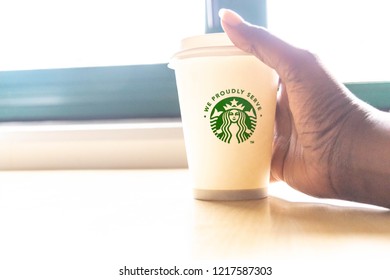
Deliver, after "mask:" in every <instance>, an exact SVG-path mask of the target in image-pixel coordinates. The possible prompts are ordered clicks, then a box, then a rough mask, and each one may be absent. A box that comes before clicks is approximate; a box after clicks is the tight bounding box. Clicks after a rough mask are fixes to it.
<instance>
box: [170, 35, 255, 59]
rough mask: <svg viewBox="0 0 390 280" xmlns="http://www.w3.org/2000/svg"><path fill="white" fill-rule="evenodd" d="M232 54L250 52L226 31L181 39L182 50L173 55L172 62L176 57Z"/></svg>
mask: <svg viewBox="0 0 390 280" xmlns="http://www.w3.org/2000/svg"><path fill="white" fill-rule="evenodd" d="M230 55H250V54H249V53H246V52H244V51H242V50H241V49H239V48H237V47H236V46H234V45H233V43H232V42H231V41H230V39H229V37H228V36H227V35H226V33H209V34H204V35H198V36H193V37H188V38H184V39H183V40H182V41H181V48H180V51H179V52H177V53H176V54H175V55H174V56H173V57H172V61H171V63H170V64H172V62H173V61H174V60H176V59H185V58H193V57H204V56H230Z"/></svg>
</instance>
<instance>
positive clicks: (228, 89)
mask: <svg viewBox="0 0 390 280" xmlns="http://www.w3.org/2000/svg"><path fill="white" fill-rule="evenodd" d="M169 67H170V68H172V69H174V70H175V75H176V83H177V89H178V94H179V103H180V111H181V117H182V123H183V131H184V138H185V139H184V140H185V145H186V152H187V159H188V165H189V170H190V173H191V175H192V177H193V183H194V196H195V198H197V199H204V200H242V199H259V198H263V197H266V196H267V187H268V184H269V177H270V163H271V157H272V141H273V133H274V120H275V108H276V93H277V87H278V77H277V74H276V72H275V71H274V70H272V69H271V68H269V67H268V66H266V65H265V64H264V63H262V62H261V61H260V60H258V59H257V58H256V57H254V56H253V55H250V54H248V53H245V52H243V51H241V50H240V49H238V48H237V47H235V46H234V45H233V44H232V43H231V42H230V40H229V38H228V37H227V35H226V34H225V33H214V34H206V35H200V36H195V37H190V38H186V39H183V40H182V44H181V51H179V52H178V53H176V54H175V55H174V57H173V58H172V60H171V62H170V65H169Z"/></svg>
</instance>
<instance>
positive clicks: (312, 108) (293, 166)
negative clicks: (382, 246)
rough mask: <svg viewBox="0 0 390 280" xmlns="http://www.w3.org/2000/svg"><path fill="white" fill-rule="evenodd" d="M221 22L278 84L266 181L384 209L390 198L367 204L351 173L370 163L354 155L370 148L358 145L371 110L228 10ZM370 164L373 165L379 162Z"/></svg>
mask: <svg viewBox="0 0 390 280" xmlns="http://www.w3.org/2000/svg"><path fill="white" fill-rule="evenodd" d="M220 17H221V23H222V26H223V29H224V30H225V32H226V33H227V35H228V36H229V37H230V39H231V41H232V42H233V43H234V44H235V45H236V46H237V47H238V48H241V49H242V50H244V51H246V52H250V53H252V54H253V55H255V56H256V57H258V58H259V59H260V60H262V61H263V62H264V63H265V64H267V65H268V66H270V67H272V68H274V69H275V70H276V72H277V73H278V75H279V77H280V80H281V86H282V90H281V92H280V94H279V96H278V102H277V110H276V122H275V139H274V145H273V159H272V166H271V177H273V178H274V179H276V180H283V181H285V182H287V183H288V184H289V185H290V186H292V187H294V188H296V189H298V190H300V191H302V192H304V193H307V194H309V195H313V196H317V197H327V198H341V199H348V200H354V201H361V202H368V203H374V204H379V205H389V204H390V197H388V198H387V199H385V200H384V202H383V201H380V202H378V201H376V200H377V199H376V198H375V197H374V198H373V197H372V196H373V195H372V194H371V195H369V197H367V188H368V187H369V186H367V185H365V184H364V183H365V182H364V181H365V180H367V178H366V179H364V178H358V177H359V174H356V173H357V172H358V171H359V169H362V168H365V165H364V161H365V160H366V157H367V156H370V155H365V154H364V153H363V152H362V151H361V149H362V148H364V145H371V144H373V143H372V141H374V140H372V139H368V140H367V139H364V138H367V137H366V136H367V135H365V134H366V133H367V131H372V130H373V129H375V128H373V127H375V125H373V124H375V123H377V122H375V121H373V120H372V119H373V118H371V116H373V115H374V114H376V112H375V111H376V110H375V109H374V108H372V107H370V106H368V105H367V104H365V103H363V102H361V101H360V100H359V99H357V98H356V97H355V96H354V95H353V94H352V93H350V92H349V91H348V89H347V88H346V87H345V86H344V85H343V84H341V83H339V82H337V81H336V80H335V79H334V78H333V77H332V76H331V75H330V74H329V73H328V71H327V70H326V69H325V68H324V67H323V65H322V64H321V62H320V61H319V59H318V58H317V57H316V56H315V55H313V54H312V53H310V52H308V51H306V50H303V49H299V48H296V47H294V46H292V45H290V44H288V43H287V42H285V41H283V40H281V39H279V38H278V37H276V36H274V35H272V34H271V33H270V32H268V31H267V30H265V29H263V28H261V27H257V26H253V25H250V24H248V23H246V22H245V21H243V19H242V18H241V17H240V16H239V15H237V14H236V13H234V12H232V11H230V10H221V11H220ZM374 112H375V113H374ZM374 119H375V118H374ZM386 119H387V120H388V119H389V118H388V116H386ZM388 128H389V127H388V126H387V128H386V129H388ZM374 134H375V133H374ZM382 134H383V133H382ZM371 140H372V141H371ZM387 140H388V138H387ZM370 141H371V142H370ZM384 141H385V140H383V141H382V142H384ZM389 143H390V142H389ZM388 148H389V145H388V144H387V147H386V149H387V150H389V149H388ZM356 160H358V161H362V163H361V164H360V162H359V165H358V164H356V163H355V161H356ZM374 163H375V166H379V162H378V160H375V162H374ZM385 165H387V166H386V167H385V168H382V169H383V170H382V171H383V173H384V174H383V176H382V177H381V178H380V180H381V181H380V182H379V183H381V184H382V185H386V188H385V189H383V188H381V189H380V190H378V191H387V193H389V189H388V188H387V186H388V183H387V181H389V180H387V179H389V177H387V176H388V175H389V173H388V172H389V171H390V162H389V160H387V161H386V162H385ZM373 168H374V167H373ZM375 168H376V167H375ZM378 168H380V167H378ZM376 171H378V170H376ZM376 171H375V172H376ZM375 172H374V173H375ZM376 173H377V172H376ZM366 175H369V176H370V175H373V174H366ZM361 177H364V176H363V175H362V176H361ZM374 181H375V180H374ZM376 195H379V196H380V195H381V194H380V193H379V194H376Z"/></svg>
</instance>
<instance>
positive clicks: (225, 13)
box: [218, 8, 244, 26]
mask: <svg viewBox="0 0 390 280" xmlns="http://www.w3.org/2000/svg"><path fill="white" fill-rule="evenodd" d="M218 15H219V17H220V18H221V20H222V21H223V22H225V23H227V24H229V25H230V26H237V25H240V24H242V23H243V22H244V20H243V19H242V17H241V16H240V15H239V14H237V13H236V12H233V11H232V10H229V9H224V8H222V9H220V10H219V12H218Z"/></svg>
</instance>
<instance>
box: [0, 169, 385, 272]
mask: <svg viewBox="0 0 390 280" xmlns="http://www.w3.org/2000/svg"><path fill="white" fill-rule="evenodd" d="M190 185H191V183H190V178H189V174H188V171H187V170H116V171H108V170H90V171H24V172H22V171H13V172H0V227H1V231H0V279H7V280H8V279H124V278H123V276H119V274H118V271H119V269H120V268H122V267H124V266H125V265H126V266H127V267H131V266H133V267H136V266H146V265H154V266H163V265H180V264H181V265H182V266H193V267H195V266H200V267H202V266H203V267H205V266H207V267H209V266H210V267H211V266H212V265H227V264H229V265H233V264H235V265H238V264H240V263H241V264H251V265H253V264H256V265H269V266H274V267H273V269H274V271H275V272H274V273H275V275H274V277H275V278H270V279H285V278H283V277H282V278H277V276H278V275H279V276H281V275H284V274H285V275H286V276H289V275H290V276H291V275H294V274H295V276H297V277H298V276H302V275H304V273H306V272H307V273H309V272H310V271H318V274H317V275H316V279H321V276H324V277H325V276H326V277H328V276H335V275H339V274H340V273H342V272H340V271H338V272H337V273H338V274H335V273H334V271H333V270H336V269H342V268H345V270H344V272H343V273H346V276H348V277H349V276H350V275H351V274H350V273H356V275H357V276H364V275H366V276H374V275H376V274H377V273H378V274H377V276H380V275H381V276H383V277H385V276H386V275H387V276H386V277H385V278H383V279H388V278H387V277H388V274H383V273H384V272H385V273H387V265H388V264H389V261H390V211H388V210H387V209H384V208H380V207H374V206H369V205H364V204H358V203H350V202H343V201H337V200H323V199H322V200H321V199H316V198H312V197H309V196H306V195H304V194H302V193H299V192H297V191H295V190H293V189H291V188H290V187H288V186H287V185H285V184H283V183H274V184H271V186H270V188H269V194H270V196H269V197H268V198H266V199H263V200H256V201H235V202H212V201H197V200H194V199H193V198H192V193H191V187H190ZM382 268H383V270H381V269H382ZM370 271H371V272H370ZM380 271H383V272H381V273H379V272H380ZM332 273H333V274H332ZM364 273H366V274H364ZM373 273H375V274H373ZM297 274H298V275H297ZM307 275H310V274H307ZM377 276H376V277H373V279H381V278H380V277H379V278H378V277H377ZM216 277H217V276H214V278H216ZM318 277H319V278H318ZM212 278H213V277H212ZM217 278H218V277H217ZM336 278H337V277H336ZM143 279H146V278H143ZM153 279H154V278H153ZM156 279H159V278H156ZM166 279H168V278H166ZM183 279H185V278H183ZM200 279H201V278H200ZM204 279H207V278H204ZM220 279H222V278H220ZM232 279H233V278H232ZM243 279H253V278H243ZM256 279H257V278H256ZM294 279H295V278H294ZM324 279H325V278H324ZM326 279H328V278H326ZM337 279H338V278H337ZM349 279H351V278H349Z"/></svg>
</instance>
